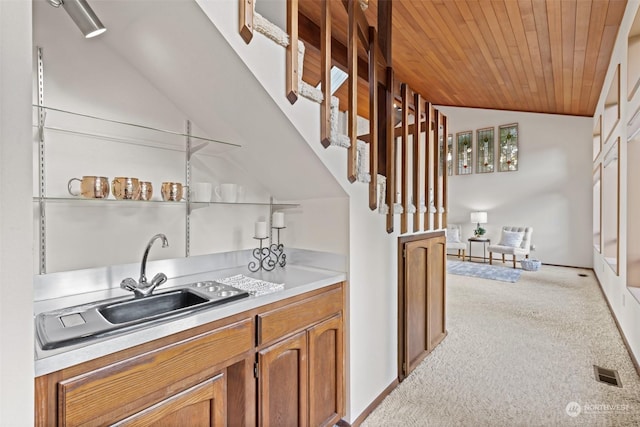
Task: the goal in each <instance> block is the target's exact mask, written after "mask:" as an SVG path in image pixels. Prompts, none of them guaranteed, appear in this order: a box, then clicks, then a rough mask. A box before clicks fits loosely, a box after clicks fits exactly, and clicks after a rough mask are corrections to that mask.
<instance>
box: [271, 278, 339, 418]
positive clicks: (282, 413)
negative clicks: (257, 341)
mask: <svg viewBox="0 0 640 427" xmlns="http://www.w3.org/2000/svg"><path fill="white" fill-rule="evenodd" d="M342 292H343V290H342V288H338V289H335V290H334V291H331V292H327V293H324V294H322V295H318V296H316V297H313V298H309V299H307V300H304V301H301V302H299V303H297V304H293V305H291V306H288V307H283V308H280V309H277V310H274V311H272V312H268V313H265V314H264V315H261V316H259V317H258V318H259V322H258V324H259V327H258V336H259V337H260V338H262V342H263V343H264V345H266V347H265V348H263V349H262V350H261V351H260V352H259V357H258V383H259V387H258V389H259V396H258V402H259V403H258V405H259V409H258V414H259V415H258V419H259V425H261V426H274V425H277V426H292V427H295V426H332V425H334V424H335V423H336V422H338V421H339V420H340V417H341V416H342V415H343V413H344V336H343V325H342V318H343V316H342V306H343V295H342ZM270 331H287V332H293V335H290V336H289V337H288V338H285V339H283V340H281V341H277V342H276V343H275V344H269V343H270V341H268V340H265V339H264V338H265V337H270V338H273V337H275V336H278V335H279V336H281V335H280V334H275V333H271V332H270ZM296 331H297V332H296Z"/></svg>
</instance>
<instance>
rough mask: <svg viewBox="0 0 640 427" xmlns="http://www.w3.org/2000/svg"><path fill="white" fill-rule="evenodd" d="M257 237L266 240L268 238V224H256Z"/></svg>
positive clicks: (259, 222)
mask: <svg viewBox="0 0 640 427" xmlns="http://www.w3.org/2000/svg"><path fill="white" fill-rule="evenodd" d="M255 237H257V238H259V239H264V238H266V237H267V223H266V222H264V221H258V222H256V227H255Z"/></svg>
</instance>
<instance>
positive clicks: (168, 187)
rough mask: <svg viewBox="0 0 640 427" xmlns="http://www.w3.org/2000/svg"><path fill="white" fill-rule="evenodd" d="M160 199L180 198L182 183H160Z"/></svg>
mask: <svg viewBox="0 0 640 427" xmlns="http://www.w3.org/2000/svg"><path fill="white" fill-rule="evenodd" d="M161 192H162V200H165V201H171V202H179V201H180V200H182V184H181V183H179V182H163V183H162V188H161Z"/></svg>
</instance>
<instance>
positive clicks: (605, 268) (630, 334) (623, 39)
mask: <svg viewBox="0 0 640 427" xmlns="http://www.w3.org/2000/svg"><path fill="white" fill-rule="evenodd" d="M639 6H640V1H638V0H631V1H629V2H628V3H627V9H626V11H625V15H624V18H623V20H622V24H621V25H620V30H619V32H618V36H617V39H616V44H615V47H614V51H613V53H612V55H611V63H610V64H609V69H608V71H607V76H606V78H605V82H604V85H603V90H602V92H601V93H600V99H599V102H598V106H597V108H596V112H595V115H594V121H593V122H592V123H596V120H597V119H598V117H599V116H600V115H601V114H604V112H605V100H606V97H607V94H608V92H609V87H610V86H611V82H612V79H613V77H614V73H615V71H616V68H617V66H618V64H620V93H621V97H620V98H621V99H620V101H621V102H620V115H621V120H619V122H618V123H617V125H616V126H615V127H614V128H613V131H612V132H611V135H610V136H609V138H608V140H607V141H605V142H604V147H603V150H602V151H601V153H600V155H599V156H598V157H597V158H596V159H595V161H594V162H593V167H594V168H595V167H597V165H598V164H600V163H602V161H603V160H604V155H605V154H606V153H607V152H608V151H609V149H610V148H611V147H612V145H613V141H615V140H616V139H617V138H620V141H621V144H620V159H619V161H618V167H619V169H620V188H619V194H620V228H619V230H620V231H619V232H620V238H619V253H620V258H619V262H618V268H619V273H618V274H617V275H616V273H615V272H614V270H613V269H612V268H610V266H609V265H608V264H607V263H606V261H605V259H604V258H605V256H604V254H603V253H600V252H598V251H597V250H596V249H595V248H593V247H592V252H593V267H594V271H595V273H596V275H597V276H598V280H599V281H600V284H601V285H602V288H603V290H604V293H605V295H606V297H607V300H608V301H609V305H610V306H611V308H612V309H613V312H614V315H615V317H616V319H617V321H618V324H619V325H620V328H621V329H622V332H623V334H624V336H625V338H626V340H627V342H628V343H629V346H630V347H631V350H632V352H633V355H634V356H635V359H636V360H640V327H639V326H638V325H640V292H638V293H637V294H636V296H634V295H633V294H632V293H631V292H630V290H629V288H627V285H628V284H629V285H637V283H627V265H626V264H627V244H630V245H631V244H634V242H636V241H637V240H638V237H639V236H637V235H636V234H633V233H634V232H635V231H637V229H632V228H630V227H628V226H627V224H632V223H634V222H635V221H637V218H636V217H635V215H630V213H629V212H637V206H632V205H630V204H629V203H637V196H636V194H633V196H628V194H629V193H628V192H630V191H633V192H636V191H637V184H636V183H635V181H631V180H630V177H631V176H635V175H634V174H637V172H635V169H636V168H635V163H636V162H637V159H636V158H633V159H631V158H629V157H628V156H627V154H628V152H632V153H637V148H636V147H635V146H636V145H637V144H639V143H640V140H638V138H636V139H635V140H634V141H632V142H629V143H627V142H626V141H627V123H628V122H629V120H630V119H631V116H632V115H633V114H634V112H635V111H636V108H637V105H638V101H639V100H640V98H639V97H638V96H637V95H636V97H635V98H634V99H633V100H632V101H631V102H628V100H627V94H628V80H627V65H628V60H629V58H628V56H627V55H628V50H627V37H628V34H629V29H630V28H631V25H632V23H633V20H634V18H635V15H636V13H637V11H638V9H639ZM605 187H606V183H604V182H603V189H604V188H605ZM614 191H615V190H614ZM603 200H608V198H607V197H606V196H603ZM610 207H611V206H610ZM628 207H630V208H633V209H631V210H630V211H628V210H627V208H628ZM614 210H615V207H614ZM603 238H604V239H607V237H606V236H603ZM636 290H637V288H636Z"/></svg>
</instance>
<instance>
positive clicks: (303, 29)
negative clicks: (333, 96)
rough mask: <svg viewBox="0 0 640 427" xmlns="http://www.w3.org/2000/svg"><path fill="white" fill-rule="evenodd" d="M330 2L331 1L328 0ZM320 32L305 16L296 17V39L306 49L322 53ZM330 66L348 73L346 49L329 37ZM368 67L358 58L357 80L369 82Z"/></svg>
mask: <svg viewBox="0 0 640 427" xmlns="http://www.w3.org/2000/svg"><path fill="white" fill-rule="evenodd" d="M330 1H331V0H330ZM321 33H322V30H321V28H320V27H319V26H318V25H316V23H315V22H313V21H312V20H311V19H309V18H308V17H307V16H305V15H303V14H300V15H299V17H298V37H299V38H300V40H303V41H304V42H305V43H306V47H307V48H313V49H316V50H317V51H319V52H322V47H321V44H322V42H321V40H322V36H321ZM331 58H332V65H335V66H336V67H338V68H340V69H341V70H342V71H344V72H345V73H346V72H348V71H349V67H348V64H349V54H348V49H347V47H346V46H345V45H344V44H343V43H342V42H340V41H339V40H338V39H336V38H333V37H331ZM368 68H369V65H368V63H367V60H366V59H363V58H358V78H360V79H362V80H363V81H365V82H366V81H369V74H368V73H367V69H368Z"/></svg>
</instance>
